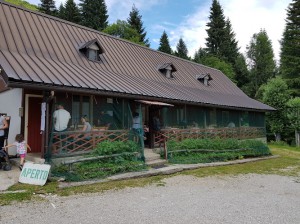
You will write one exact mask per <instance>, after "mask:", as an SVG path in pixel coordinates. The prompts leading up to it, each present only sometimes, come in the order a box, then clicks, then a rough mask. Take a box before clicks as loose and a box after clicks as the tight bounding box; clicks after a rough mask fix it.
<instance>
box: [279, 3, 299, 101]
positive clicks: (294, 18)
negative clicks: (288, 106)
mask: <svg viewBox="0 0 300 224" xmlns="http://www.w3.org/2000/svg"><path fill="white" fill-rule="evenodd" d="M299 15H300V1H299V0H293V1H292V2H291V3H290V5H289V7H288V9H287V18H286V27H285V30H284V32H283V38H282V40H281V54H280V74H281V75H282V77H283V78H284V79H286V80H287V84H288V85H289V87H290V89H291V93H292V94H293V96H300V72H299V71H300V45H299V42H300V32H299V27H300V20H299Z"/></svg>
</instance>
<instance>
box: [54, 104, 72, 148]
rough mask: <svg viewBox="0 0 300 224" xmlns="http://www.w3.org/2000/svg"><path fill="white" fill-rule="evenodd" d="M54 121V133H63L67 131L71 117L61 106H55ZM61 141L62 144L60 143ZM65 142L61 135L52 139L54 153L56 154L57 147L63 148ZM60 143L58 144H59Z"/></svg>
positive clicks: (64, 137) (63, 136)
mask: <svg viewBox="0 0 300 224" xmlns="http://www.w3.org/2000/svg"><path fill="white" fill-rule="evenodd" d="M53 119H54V131H55V132H65V131H67V129H68V124H69V121H70V119H71V115H70V113H69V112H68V111H66V110H65V109H64V106H63V104H61V103H58V104H57V110H56V111H54V113H53ZM61 141H63V142H61ZM65 141H66V136H65V135H63V134H58V135H57V136H56V137H54V138H53V143H54V144H53V146H52V148H53V149H52V150H53V152H54V153H57V146H59V147H63V146H64V143H65ZM59 142H60V143H59Z"/></svg>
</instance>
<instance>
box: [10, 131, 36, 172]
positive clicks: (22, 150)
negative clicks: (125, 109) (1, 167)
mask: <svg viewBox="0 0 300 224" xmlns="http://www.w3.org/2000/svg"><path fill="white" fill-rule="evenodd" d="M11 146H17V153H18V154H19V155H20V166H19V168H20V170H22V169H23V165H24V161H25V157H26V153H27V148H28V149H29V150H30V151H31V148H30V146H29V145H28V144H26V142H25V141H24V137H23V135H22V134H17V135H16V142H14V143H12V144H10V145H7V146H6V147H4V148H5V150H6V151H7V149H8V148H9V147H11Z"/></svg>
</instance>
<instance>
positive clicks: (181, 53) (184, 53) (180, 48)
mask: <svg viewBox="0 0 300 224" xmlns="http://www.w3.org/2000/svg"><path fill="white" fill-rule="evenodd" d="M175 56H177V57H180V58H183V59H190V58H189V56H188V49H187V47H186V44H185V43H184V41H183V39H182V38H180V39H179V41H178V44H177V46H176V51H175Z"/></svg>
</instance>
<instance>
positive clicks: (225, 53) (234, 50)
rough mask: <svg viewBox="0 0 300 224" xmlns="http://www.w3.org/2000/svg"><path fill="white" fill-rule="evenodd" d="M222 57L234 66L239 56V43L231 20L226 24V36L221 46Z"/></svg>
mask: <svg viewBox="0 0 300 224" xmlns="http://www.w3.org/2000/svg"><path fill="white" fill-rule="evenodd" d="M220 55H221V57H222V58H223V59H224V60H225V61H227V62H229V63H231V64H232V65H233V66H234V64H235V63H236V60H237V57H238V56H239V47H238V42H237V41H236V39H235V33H234V32H233V30H232V26H231V22H230V20H229V19H227V20H226V22H225V35H224V37H223V40H222V45H221V46H220Z"/></svg>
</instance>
